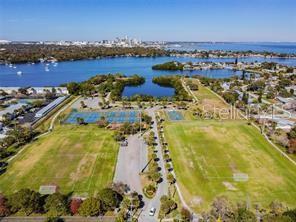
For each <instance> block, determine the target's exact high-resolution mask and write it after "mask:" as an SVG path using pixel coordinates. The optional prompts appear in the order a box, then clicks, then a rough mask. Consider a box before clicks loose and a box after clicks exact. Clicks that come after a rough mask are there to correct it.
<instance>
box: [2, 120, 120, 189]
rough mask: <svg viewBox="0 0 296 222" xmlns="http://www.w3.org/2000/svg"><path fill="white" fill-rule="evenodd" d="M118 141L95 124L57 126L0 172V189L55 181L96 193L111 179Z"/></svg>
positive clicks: (60, 184)
mask: <svg viewBox="0 0 296 222" xmlns="http://www.w3.org/2000/svg"><path fill="white" fill-rule="evenodd" d="M118 148H119V146H118V144H117V143H116V142H115V141H114V140H113V138H112V132H110V131H107V130H105V129H99V128H98V127H96V126H91V125H88V126H76V125H63V126H57V127H56V128H55V130H54V131H53V132H52V133H51V134H49V135H46V136H44V137H42V138H39V139H38V140H37V141H34V142H33V143H31V144H29V145H27V147H25V150H24V151H23V152H22V153H21V154H20V155H19V156H17V157H16V158H15V159H14V160H13V161H12V162H11V163H10V164H9V167H8V170H7V172H5V173H4V174H3V175H1V176H0V193H1V192H4V193H12V192H14V191H16V190H19V189H21V188H31V189H35V190H38V189H39V186H40V185H47V184H57V185H58V186H59V187H60V190H61V192H64V193H67V192H71V191H74V193H76V194H79V195H91V194H95V193H96V192H97V191H98V190H100V189H102V188H104V187H105V186H106V185H108V184H109V183H111V182H112V179H113V174H114V170H115V165H116V160H117V153H118Z"/></svg>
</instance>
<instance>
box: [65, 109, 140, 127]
mask: <svg viewBox="0 0 296 222" xmlns="http://www.w3.org/2000/svg"><path fill="white" fill-rule="evenodd" d="M102 117H104V118H105V120H106V121H107V122H109V123H126V122H128V123H135V122H139V121H140V112H139V111H99V112H75V111H73V112H71V113H70V115H69V116H68V118H67V119H66V121H65V123H71V124H76V123H77V118H82V119H83V120H84V122H86V123H95V122H97V121H98V120H100V119H101V118H102Z"/></svg>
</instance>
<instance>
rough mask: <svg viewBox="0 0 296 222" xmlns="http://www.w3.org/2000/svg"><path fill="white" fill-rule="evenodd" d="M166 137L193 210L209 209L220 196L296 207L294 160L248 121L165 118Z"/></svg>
mask: <svg viewBox="0 0 296 222" xmlns="http://www.w3.org/2000/svg"><path fill="white" fill-rule="evenodd" d="M165 136H166V138H167V142H168V144H169V150H170V153H171V157H172V160H173V165H174V170H175V172H176V175H177V182H178V184H179V185H180V187H181V191H182V194H183V195H184V197H185V199H186V202H187V203H188V204H189V205H190V206H191V207H192V208H193V209H195V210H201V209H206V208H208V207H209V206H210V204H211V203H212V201H213V200H214V198H215V197H216V196H220V195H225V196H227V197H228V198H229V199H230V200H232V201H234V202H238V201H239V202H245V203H248V204H255V203H258V204H260V205H262V206H266V205H267V204H269V203H270V202H271V201H273V200H279V201H281V202H283V203H286V204H287V205H289V206H293V205H294V207H295V203H296V167H295V165H293V164H292V163H291V162H289V161H288V160H287V159H285V158H284V157H283V156H281V154H279V153H278V151H276V150H275V149H274V148H273V147H272V146H271V145H270V144H269V143H268V142H267V141H266V140H265V139H264V138H263V137H262V135H260V133H259V132H258V131H257V130H256V129H255V128H254V127H252V126H249V125H248V124H247V123H246V122H245V121H224V122H219V121H214V120H200V121H190V122H188V121H184V122H183V121H182V122H166V125H165Z"/></svg>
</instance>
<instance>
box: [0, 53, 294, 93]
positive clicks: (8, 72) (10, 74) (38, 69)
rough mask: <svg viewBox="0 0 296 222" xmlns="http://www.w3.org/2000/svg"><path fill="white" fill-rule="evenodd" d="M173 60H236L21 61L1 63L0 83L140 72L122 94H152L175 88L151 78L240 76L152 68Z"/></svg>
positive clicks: (45, 83)
mask: <svg viewBox="0 0 296 222" xmlns="http://www.w3.org/2000/svg"><path fill="white" fill-rule="evenodd" d="M172 60H177V61H180V62H186V61H193V62H195V61H216V62H218V61H222V62H231V61H234V59H228V58H227V59H223V58H219V59H199V58H186V57H182V58H175V57H157V58H135V57H121V58H104V59H99V60H80V61H67V62H59V63H58V65H57V66H56V67H54V66H53V64H49V65H48V69H49V71H48V72H46V71H45V67H46V65H45V64H43V63H38V64H34V65H29V64H19V65H16V69H14V68H10V67H9V66H5V65H0V86H21V87H25V86H58V85H60V84H62V83H67V82H71V81H83V80H87V79H88V78H90V77H91V76H94V75H96V74H108V73H122V74H125V75H133V74H139V75H141V76H144V77H145V78H146V82H145V84H144V85H142V86H140V87H126V88H125V90H124V92H123V96H131V95H133V94H150V95H152V96H171V95H173V93H174V90H173V89H171V88H165V87H160V86H158V85H156V84H153V83H152V78H153V77H154V76H159V75H172V74H181V75H192V74H200V75H205V76H209V77H217V78H223V77H229V76H233V75H240V74H241V73H240V72H233V71H232V70H202V71H199V70H198V71H192V72H190V71H183V72H182V71H159V70H152V69H151V67H152V66H153V65H155V64H159V63H164V62H168V61H172ZM242 61H248V62H254V61H259V62H263V61H273V62H278V63H281V64H286V65H290V66H296V59H277V58H273V59H264V58H261V57H260V58H259V57H256V58H255V57H252V58H244V59H242ZM17 71H22V73H23V74H22V76H18V75H17V74H16V73H17Z"/></svg>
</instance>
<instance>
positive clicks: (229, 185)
mask: <svg viewBox="0 0 296 222" xmlns="http://www.w3.org/2000/svg"><path fill="white" fill-rule="evenodd" d="M222 183H223V185H224V186H225V187H226V188H227V190H231V191H236V190H237V188H236V187H235V186H234V185H233V184H232V183H230V182H226V181H223V182H222Z"/></svg>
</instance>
